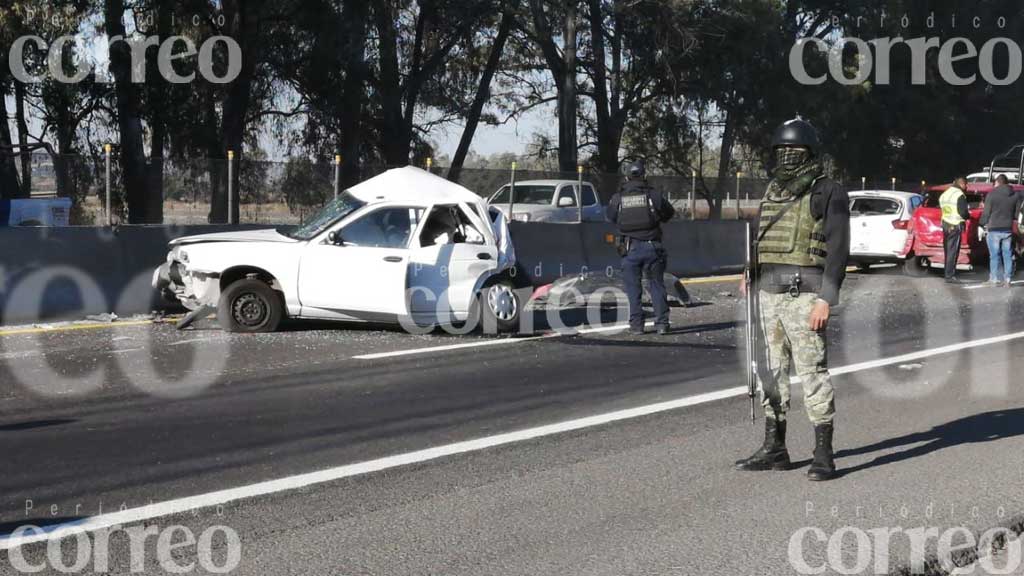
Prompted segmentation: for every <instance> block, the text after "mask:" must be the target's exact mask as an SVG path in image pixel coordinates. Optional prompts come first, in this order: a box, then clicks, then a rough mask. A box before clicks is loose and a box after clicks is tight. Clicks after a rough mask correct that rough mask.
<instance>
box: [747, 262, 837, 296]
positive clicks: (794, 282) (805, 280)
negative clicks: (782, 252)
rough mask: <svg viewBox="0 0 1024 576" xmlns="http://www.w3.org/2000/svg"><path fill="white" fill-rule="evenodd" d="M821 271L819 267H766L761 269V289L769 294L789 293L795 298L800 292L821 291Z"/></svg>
mask: <svg viewBox="0 0 1024 576" xmlns="http://www.w3.org/2000/svg"><path fill="white" fill-rule="evenodd" d="M823 275H824V274H823V272H822V271H821V270H820V269H819V268H808V267H799V266H793V267H784V268H775V267H772V268H766V269H764V270H762V271H761V276H760V285H761V290H764V291H765V292H768V293H769V294H787V293H788V294H789V295H790V296H792V297H794V298H796V297H797V296H799V295H801V294H819V293H821V284H822V278H823Z"/></svg>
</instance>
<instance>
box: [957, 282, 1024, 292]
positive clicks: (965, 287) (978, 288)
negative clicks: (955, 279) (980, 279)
mask: <svg viewBox="0 0 1024 576" xmlns="http://www.w3.org/2000/svg"><path fill="white" fill-rule="evenodd" d="M1021 284H1024V280H1014V281H1013V282H1010V286H1020V285H1021ZM963 288H964V290H980V289H982V288H992V290H993V291H995V290H996V289H997V288H1001V287H1000V286H987V285H985V283H980V284H971V285H970V286H964V287H963Z"/></svg>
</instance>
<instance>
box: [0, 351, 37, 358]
mask: <svg viewBox="0 0 1024 576" xmlns="http://www.w3.org/2000/svg"><path fill="white" fill-rule="evenodd" d="M42 355H43V352H42V351H40V350H26V351H24V352H4V353H3V354H0V360H18V359H20V358H35V357H37V356H42Z"/></svg>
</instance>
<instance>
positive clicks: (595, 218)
mask: <svg viewBox="0 0 1024 576" xmlns="http://www.w3.org/2000/svg"><path fill="white" fill-rule="evenodd" d="M583 220H584V221H586V222H604V221H605V215H604V207H603V206H601V203H600V202H598V201H597V194H596V193H595V192H594V187H593V186H591V185H590V184H587V183H584V184H583Z"/></svg>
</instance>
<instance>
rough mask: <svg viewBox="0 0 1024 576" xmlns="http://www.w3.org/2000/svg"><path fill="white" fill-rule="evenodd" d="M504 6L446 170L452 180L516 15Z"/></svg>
mask: <svg viewBox="0 0 1024 576" xmlns="http://www.w3.org/2000/svg"><path fill="white" fill-rule="evenodd" d="M504 8H505V9H504V10H503V11H502V14H501V23H500V24H499V25H498V32H497V35H496V36H495V37H494V40H493V43H491V51H490V55H489V56H488V57H487V63H486V64H485V65H484V68H483V70H482V71H481V73H480V83H479V86H478V87H477V91H476V96H475V97H474V98H473V103H472V105H471V106H470V109H469V112H468V113H467V115H466V127H465V128H464V129H463V131H462V137H461V138H460V139H459V147H458V148H457V149H456V151H455V157H454V158H453V159H452V162H451V167H450V168H449V170H448V178H449V179H450V180H452V181H453V182H458V181H459V176H460V175H461V173H462V165H463V163H464V162H465V160H466V155H467V154H469V147H470V145H471V144H472V142H473V136H475V135H476V128H477V126H478V125H479V124H480V117H481V115H482V114H483V109H484V105H485V104H487V101H488V100H489V99H490V97H491V82H492V81H493V80H494V74H495V73H496V72H497V71H498V66H499V65H500V64H501V57H502V54H503V53H504V51H505V43H506V42H507V41H508V37H509V35H511V33H512V26H513V24H514V22H515V18H516V17H515V14H514V13H513V12H512V10H511V8H510V7H508V6H505V7H504Z"/></svg>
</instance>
